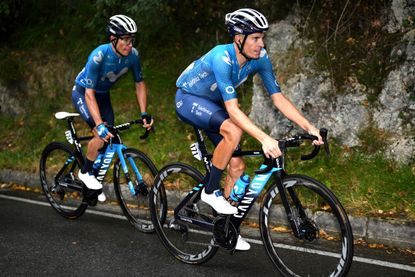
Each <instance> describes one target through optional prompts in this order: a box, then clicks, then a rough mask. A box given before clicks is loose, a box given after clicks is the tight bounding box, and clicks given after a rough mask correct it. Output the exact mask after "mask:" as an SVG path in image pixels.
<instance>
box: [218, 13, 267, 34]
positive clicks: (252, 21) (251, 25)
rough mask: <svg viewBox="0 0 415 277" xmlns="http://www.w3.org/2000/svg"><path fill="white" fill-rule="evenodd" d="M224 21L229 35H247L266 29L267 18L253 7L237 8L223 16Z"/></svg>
mask: <svg viewBox="0 0 415 277" xmlns="http://www.w3.org/2000/svg"><path fill="white" fill-rule="evenodd" d="M225 23H226V26H227V27H228V32H229V34H230V35H231V36H235V35H236V34H244V35H249V34H252V33H262V32H265V31H266V30H268V28H269V26H268V20H267V19H266V18H265V16H264V15H263V14H262V13H260V12H258V11H256V10H254V9H239V10H236V11H234V12H232V13H228V14H226V16H225Z"/></svg>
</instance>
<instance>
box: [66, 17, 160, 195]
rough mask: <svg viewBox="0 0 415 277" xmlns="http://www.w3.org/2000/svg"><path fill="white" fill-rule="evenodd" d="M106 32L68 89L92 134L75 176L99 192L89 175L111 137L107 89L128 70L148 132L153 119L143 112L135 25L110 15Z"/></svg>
mask: <svg viewBox="0 0 415 277" xmlns="http://www.w3.org/2000/svg"><path fill="white" fill-rule="evenodd" d="M107 33H108V36H109V41H110V42H109V43H107V44H103V45H100V46H98V47H97V48H95V49H94V50H93V51H92V52H91V54H90V55H89V57H88V60H87V62H86V65H85V67H84V68H83V69H82V71H81V72H80V73H79V74H78V76H77V77H76V80H75V85H74V87H73V90H72V102H73V104H74V106H75V109H76V110H77V111H78V113H80V114H81V116H82V118H83V120H84V121H85V122H86V123H87V124H88V125H89V127H90V128H91V130H92V133H93V134H94V137H93V138H92V139H91V140H90V141H89V142H88V150H87V154H86V161H85V164H84V166H83V167H82V169H81V170H80V172H79V174H78V177H79V179H80V180H82V181H83V182H84V183H85V185H86V186H87V187H88V188H89V189H91V190H100V189H102V184H101V183H100V182H99V181H98V180H97V179H96V178H95V177H94V175H93V173H92V171H93V163H94V161H95V159H96V158H97V156H98V151H99V149H100V148H102V147H103V146H104V142H108V140H109V139H110V138H112V137H113V134H111V132H109V131H108V128H107V124H109V125H114V111H113V109H112V105H111V99H110V94H109V90H110V88H111V87H112V86H113V85H114V84H115V83H116V81H117V80H118V79H119V78H120V77H121V76H122V75H124V74H125V73H126V72H127V71H128V70H131V71H132V73H133V74H132V75H133V78H134V82H135V92H136V98H137V103H138V106H139V109H140V111H141V118H142V119H143V127H144V128H146V129H151V126H152V124H153V119H152V118H151V116H150V114H148V113H147V111H146V108H147V87H146V84H145V83H144V80H143V76H142V72H141V64H140V56H139V54H138V51H137V49H136V48H134V47H133V45H134V41H135V36H136V33H137V25H136V24H135V22H134V20H132V19H131V18H130V17H128V16H125V15H114V16H112V17H110V19H109V22H108V26H107ZM105 198H106V197H105V194H104V193H101V194H100V195H99V196H98V200H100V201H105Z"/></svg>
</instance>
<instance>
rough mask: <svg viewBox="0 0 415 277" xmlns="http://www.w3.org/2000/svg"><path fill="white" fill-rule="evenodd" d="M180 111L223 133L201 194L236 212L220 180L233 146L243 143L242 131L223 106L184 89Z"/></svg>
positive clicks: (187, 119)
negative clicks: (220, 189) (225, 194)
mask: <svg viewBox="0 0 415 277" xmlns="http://www.w3.org/2000/svg"><path fill="white" fill-rule="evenodd" d="M176 112H177V114H178V116H179V117H180V118H181V119H182V120H183V121H185V122H187V123H189V124H191V125H193V126H195V127H197V128H199V129H202V130H207V131H210V132H216V133H220V134H221V135H222V137H223V139H222V140H221V141H220V142H219V143H218V145H217V147H216V148H215V150H214V152H213V158H212V168H211V171H210V175H209V179H208V182H207V184H206V186H205V189H204V190H203V191H202V195H201V197H202V200H203V201H205V202H207V203H209V204H210V205H211V206H212V207H213V208H214V209H215V210H216V211H218V212H219V213H225V214H233V213H236V211H237V209H236V208H235V207H232V206H231V205H230V204H229V203H228V202H227V201H226V200H225V198H223V196H222V194H221V192H220V191H219V188H220V186H219V181H220V179H221V176H222V172H223V170H224V169H225V168H226V166H227V164H228V163H229V160H230V158H231V156H232V152H233V150H234V149H235V148H236V146H237V145H238V143H239V139H240V136H241V135H242V131H241V130H240V129H239V128H238V127H237V126H236V125H235V124H233V123H232V122H231V121H230V119H229V115H228V114H227V112H226V110H225V109H224V107H223V106H220V105H218V104H217V103H214V102H213V101H210V100H208V99H204V98H201V97H198V96H195V95H191V94H186V93H183V92H182V91H180V90H178V92H177V94H176Z"/></svg>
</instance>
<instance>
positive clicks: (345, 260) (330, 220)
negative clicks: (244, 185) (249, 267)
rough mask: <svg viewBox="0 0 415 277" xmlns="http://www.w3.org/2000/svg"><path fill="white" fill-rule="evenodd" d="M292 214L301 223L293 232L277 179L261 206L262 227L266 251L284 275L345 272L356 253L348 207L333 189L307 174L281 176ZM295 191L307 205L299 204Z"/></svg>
mask: <svg viewBox="0 0 415 277" xmlns="http://www.w3.org/2000/svg"><path fill="white" fill-rule="evenodd" d="M283 186H284V189H285V192H286V194H287V198H288V203H289V205H290V207H291V209H292V210H293V214H292V217H293V218H294V220H296V221H297V222H298V223H299V224H300V228H299V229H300V235H299V236H295V235H294V233H293V231H292V229H291V226H290V223H289V222H288V220H287V214H286V212H285V209H284V207H283V205H282V201H281V199H280V197H279V192H278V187H277V185H276V184H274V185H273V186H272V187H271V188H270V189H269V190H268V191H267V193H266V195H265V197H264V201H263V203H262V205H261V211H260V229H261V236H262V239H263V241H264V245H265V248H266V250H267V253H268V256H269V257H270V258H271V260H272V262H273V264H274V265H275V266H276V267H277V269H278V270H279V271H280V272H281V273H282V274H283V275H285V276H344V275H346V273H347V272H348V270H349V268H350V266H351V263H352V259H353V234H352V228H351V226H350V223H349V220H348V218H347V215H346V212H345V211H344V209H343V207H342V206H341V204H340V202H339V201H338V200H337V198H336V197H335V196H334V194H333V193H332V192H331V191H330V190H329V189H327V188H326V187H325V186H324V185H323V184H321V183H320V182H318V181H316V180H314V179H312V178H310V177H307V176H303V175H288V176H286V177H284V178H283ZM293 195H296V196H297V198H298V200H299V201H296V202H297V203H298V202H299V203H301V206H302V207H303V209H304V210H303V211H304V213H303V216H301V214H302V212H301V209H299V208H298V205H295V203H294V200H293V199H295V197H293Z"/></svg>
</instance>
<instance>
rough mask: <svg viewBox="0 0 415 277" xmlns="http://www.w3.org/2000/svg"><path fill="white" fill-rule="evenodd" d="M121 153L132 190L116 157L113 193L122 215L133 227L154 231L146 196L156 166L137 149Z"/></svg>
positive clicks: (154, 174)
mask: <svg viewBox="0 0 415 277" xmlns="http://www.w3.org/2000/svg"><path fill="white" fill-rule="evenodd" d="M123 153H124V159H125V162H126V164H127V169H128V175H129V178H130V179H131V182H132V185H133V192H132V191H131V189H130V186H129V185H128V181H127V178H126V175H125V173H124V171H123V169H122V165H121V161H120V159H118V160H117V161H116V162H115V164H114V189H115V195H116V196H117V199H118V202H119V204H120V206H121V209H122V211H123V212H124V215H125V216H126V217H127V219H128V221H129V222H130V223H131V224H132V225H133V226H134V227H135V228H137V229H138V230H140V231H142V232H146V233H150V232H154V226H153V223H152V222H151V216H150V209H149V198H148V196H149V191H150V188H151V185H152V184H153V181H154V177H155V176H156V174H157V168H156V166H155V165H154V164H153V162H152V161H151V160H150V159H149V158H148V157H147V156H146V154H144V153H143V152H141V151H138V150H137V149H132V148H128V149H126V150H124V151H123ZM136 170H137V172H136Z"/></svg>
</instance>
